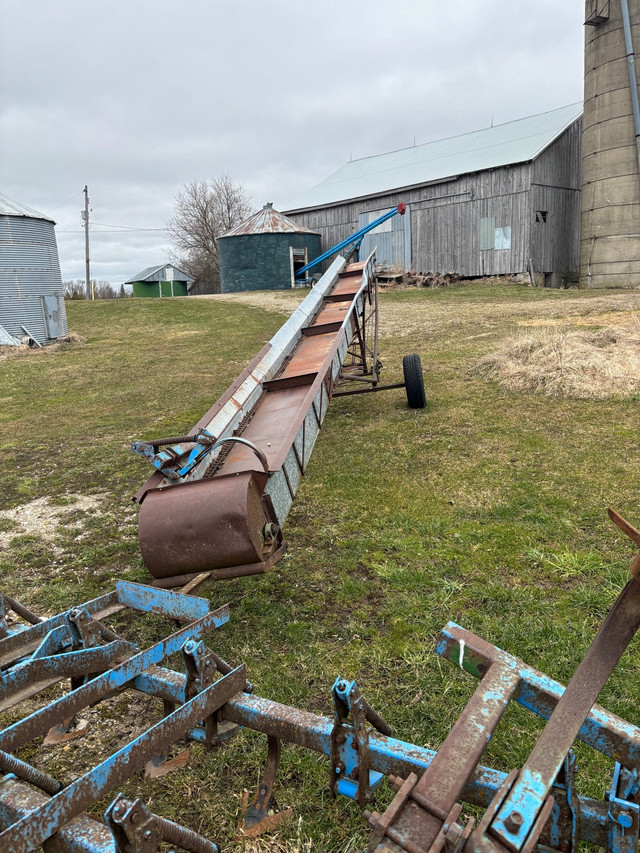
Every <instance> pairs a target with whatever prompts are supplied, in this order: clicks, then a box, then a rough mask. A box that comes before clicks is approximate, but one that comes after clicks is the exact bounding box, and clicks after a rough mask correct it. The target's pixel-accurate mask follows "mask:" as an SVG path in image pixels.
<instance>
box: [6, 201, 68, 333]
mask: <svg viewBox="0 0 640 853" xmlns="http://www.w3.org/2000/svg"><path fill="white" fill-rule="evenodd" d="M44 296H55V297H56V298H57V300H58V310H57V317H55V318H53V317H52V320H54V322H52V323H51V325H52V328H53V327H56V326H57V328H58V330H59V334H60V335H66V334H68V326H67V317H66V311H65V305H64V291H63V286H62V277H61V275H60V261H59V259H58V247H57V244H56V236H55V231H54V227H53V222H50V221H48V220H46V219H31V218H28V217H24V216H1V215H0V325H2V326H4V328H5V329H6V331H7V332H8V333H9V334H10V335H12V336H13V337H15V338H18V339H19V338H22V337H24V336H25V334H26V332H25V329H24V328H23V326H24V327H26V329H28V330H29V334H31V335H33V337H34V338H35V339H36V340H37V341H38V342H39V343H41V344H46V343H50V342H51V340H52V339H51V338H49V332H48V330H47V320H46V311H45V307H44V305H43V299H42V297H44Z"/></svg>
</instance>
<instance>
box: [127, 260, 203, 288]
mask: <svg viewBox="0 0 640 853" xmlns="http://www.w3.org/2000/svg"><path fill="white" fill-rule="evenodd" d="M166 269H172V270H173V281H186V282H190V281H194V279H193V278H192V277H191V276H190V275H187V274H186V272H182V270H179V269H178V268H177V267H174V266H173V264H160V265H159V266H157V267H147V268H146V270H142V272H139V273H138V275H134V276H133V277H132V278H128V279H127V280H126V281H125V284H133V283H134V282H135V281H168V279H166V278H162V276H161V275H160V272H161V271H164V270H166Z"/></svg>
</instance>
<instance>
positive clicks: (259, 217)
mask: <svg viewBox="0 0 640 853" xmlns="http://www.w3.org/2000/svg"><path fill="white" fill-rule="evenodd" d="M320 252H321V238H320V235H319V234H318V233H317V232H316V231H311V230H310V229H309V228H303V227H302V226H301V225H297V224H296V223H295V222H293V221H292V220H291V219H289V218H288V217H286V216H285V215H284V214H282V213H279V212H278V211H277V210H274V209H273V205H272V204H265V206H264V207H263V208H262V209H261V210H259V211H257V213H254V214H253V216H251V217H249V219H247V220H246V221H245V222H242V223H241V224H240V225H237V226H236V227H235V228H232V229H231V231H227V233H226V234H223V235H222V236H221V237H218V261H219V263H220V290H221V292H222V293H234V292H236V291H238V290H281V289H284V288H286V287H293V286H294V281H295V273H296V272H297V270H299V269H300V268H301V267H303V266H306V264H307V263H308V262H309V261H311V260H313V259H314V258H317V257H318V255H319V254H320Z"/></svg>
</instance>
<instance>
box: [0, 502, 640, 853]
mask: <svg viewBox="0 0 640 853" xmlns="http://www.w3.org/2000/svg"><path fill="white" fill-rule="evenodd" d="M614 516H615V518H614V521H615V522H616V523H617V524H618V525H619V526H620V527H621V528H622V529H623V530H624V531H625V532H626V533H628V534H629V535H630V536H631V538H632V539H634V541H636V542H638V544H640V533H638V531H636V530H635V529H634V528H632V527H631V526H630V525H628V523H627V522H624V520H623V519H620V517H619V516H616V515H615V514H612V517H614ZM639 570H640V560H639V559H638V558H636V561H634V564H633V566H632V573H633V575H634V576H633V578H632V580H630V581H629V583H628V584H627V586H626V587H625V589H624V590H623V591H622V593H621V594H620V596H619V598H618V600H617V601H616V603H615V605H614V607H613V608H612V610H611V612H610V613H609V615H608V616H607V618H606V620H605V621H604V623H603V625H602V627H601V629H600V631H599V632H598V635H597V636H596V638H595V639H594V641H593V643H592V645H591V647H590V649H589V650H588V652H587V654H586V655H585V657H584V659H583V661H582V662H581V664H580V665H579V667H578V669H577V670H576V673H575V675H574V677H573V678H572V680H571V682H570V683H569V685H568V686H567V688H566V689H565V688H563V687H562V685H560V684H558V683H557V682H556V681H554V680H553V679H550V678H548V677H547V676H546V675H544V674H542V673H540V672H537V671H536V670H535V669H532V668H531V667H529V666H527V665H526V664H524V663H523V662H522V661H520V660H518V659H517V658H515V657H513V656H512V655H510V654H508V653H506V652H504V651H502V650H501V649H499V648H497V647H496V646H493V645H491V644H489V643H487V642H485V641H484V640H482V639H481V638H479V637H477V636H475V635H473V634H471V633H470V632H468V631H466V630H465V629H464V628H461V627H460V626H458V625H456V624H455V623H453V622H450V623H449V624H448V625H447V626H446V627H445V628H444V629H443V631H442V633H441V636H440V638H439V640H438V643H437V647H436V652H437V653H438V654H439V655H441V656H442V657H444V658H446V659H447V660H449V661H451V662H452V663H453V664H455V665H457V666H459V667H461V668H462V669H464V670H466V671H467V672H468V673H470V674H472V675H473V676H475V677H477V678H479V679H480V684H479V685H478V687H477V689H476V691H475V693H474V694H473V696H472V697H471V699H470V701H469V702H468V704H467V706H466V708H465V709H464V711H463V712H462V714H461V716H460V717H459V719H458V721H457V722H456V723H455V725H454V726H453V728H452V729H451V732H450V733H449V735H448V736H447V738H446V739H445V741H444V743H443V744H442V746H441V747H440V749H439V750H438V751H433V750H429V749H425V748H424V747H421V746H419V745H415V744H411V743H406V742H404V741H401V740H398V739H396V738H394V737H392V736H391V730H390V729H389V727H388V726H387V724H386V723H385V721H384V720H383V719H382V717H381V716H380V715H379V714H378V713H377V712H376V711H374V710H373V708H371V706H370V705H369V704H368V703H367V701H366V700H365V699H364V697H363V696H362V695H361V693H360V691H359V689H358V685H357V684H356V683H355V682H354V681H349V680H347V679H344V678H338V679H336V682H335V683H334V685H333V689H332V698H333V704H334V715H333V718H332V719H331V718H327V717H321V716H317V715H315V714H310V713H307V712H305V711H301V710H299V709H296V708H292V707H289V706H286V705H281V704H278V703H276V702H272V701H270V700H268V699H264V698H261V697H259V696H256V695H253V687H252V686H251V685H250V684H249V682H247V680H246V673H245V668H244V666H239V667H232V666H230V665H229V664H227V663H226V662H225V661H224V660H222V659H221V658H220V657H219V656H218V655H217V654H215V652H213V651H212V650H210V649H209V648H208V647H207V645H206V644H205V641H204V637H205V635H206V634H207V633H209V632H210V631H212V630H213V629H214V628H217V627H220V626H221V625H222V624H223V623H224V622H226V621H227V619H228V615H229V614H228V608H227V607H221V608H218V609H217V610H214V611H211V610H210V608H209V604H208V602H207V601H206V600H204V599H201V598H195V597H191V596H188V595H183V594H180V593H175V592H169V591H166V590H162V589H156V588H152V587H146V586H141V585H138V584H131V583H125V582H119V583H118V584H117V586H116V590H115V592H113V593H110V594H108V595H105V596H102V597H101V598H98V599H95V600H93V601H90V602H87V603H85V604H84V605H81V606H80V607H75V608H73V609H72V610H69V611H67V612H66V613H62V614H60V615H58V616H55V617H53V618H52V619H48V620H46V621H44V622H40V623H38V624H35V625H29V626H21V627H18V626H16V625H13V626H12V627H9V625H8V623H7V621H6V619H5V622H4V632H3V633H4V636H3V637H2V638H0V663H1V664H2V667H3V673H2V676H1V681H0V703H1V704H0V708H1V709H7V708H9V707H11V706H12V705H15V704H17V703H18V702H20V701H22V700H24V699H26V698H30V699H32V700H33V697H34V696H35V695H36V694H37V693H38V692H39V691H41V690H43V689H44V688H46V687H49V686H50V685H52V684H53V683H55V682H59V681H60V680H63V679H67V678H70V679H71V686H72V689H71V691H70V692H67V693H66V694H65V695H63V696H62V697H61V698H58V699H55V700H53V701H51V702H49V703H48V704H44V705H43V706H42V707H41V708H39V710H37V711H35V712H34V713H32V714H30V715H29V716H27V717H25V718H23V719H21V720H19V721H18V722H15V723H13V724H11V725H9V726H8V727H7V728H5V729H4V730H3V731H2V732H0V772H1V773H4V774H5V775H4V776H0V851H3V853H5V851H6V853H28V851H31V850H36V849H38V848H39V847H40V846H41V845H43V844H45V845H48V846H45V849H46V850H51V851H55V853H67V851H68V853H156V851H158V850H160V849H165V848H163V847H162V844H163V842H165V843H166V842H168V843H170V844H171V845H173V849H183V850H186V851H191V853H216V851H219V850H221V849H222V848H220V847H219V846H218V845H217V844H216V843H214V842H213V841H210V840H207V839H205V838H203V837H201V836H199V835H196V834H195V833H193V832H191V831H190V830H188V829H186V828H184V827H181V826H179V825H177V824H175V823H172V822H171V821H168V820H165V819H164V818H162V817H160V816H158V815H154V814H152V813H151V812H150V811H149V810H148V809H147V807H146V806H145V805H144V803H143V802H142V800H135V801H133V802H131V801H129V800H126V799H125V798H124V797H123V796H122V795H118V796H117V797H116V799H115V800H114V801H113V802H112V803H111V805H110V806H109V808H108V809H107V811H106V813H105V815H104V823H101V822H98V821H96V820H94V819H93V818H89V817H88V816H87V815H85V814H84V811H85V809H87V808H88V807H89V806H91V805H93V804H94V803H96V802H97V801H98V800H100V799H101V798H102V797H104V796H105V795H106V794H108V793H109V792H114V793H115V792H117V790H118V787H119V786H120V785H121V783H122V782H123V781H124V780H126V779H128V778H130V777H131V776H132V775H133V774H135V773H136V772H137V771H138V770H140V769H142V768H143V767H144V766H145V765H147V766H148V767H150V768H157V767H158V766H159V765H161V764H162V761H163V759H164V758H165V757H166V753H167V750H168V748H169V746H170V745H171V744H172V743H175V742H176V741H178V740H180V739H181V738H183V737H185V736H187V735H188V736H189V737H191V738H192V739H194V740H197V741H199V742H201V743H204V744H206V745H207V746H209V747H214V746H216V747H217V746H220V745H221V744H222V742H223V741H225V740H227V739H228V738H230V737H231V736H232V735H233V734H234V733H235V732H236V731H237V729H238V727H239V726H244V727H247V728H250V729H253V730H255V731H258V732H262V733H264V734H265V735H267V737H268V744H269V755H268V759H267V767H266V770H265V774H264V777H263V779H262V781H261V783H260V785H259V786H258V789H257V791H256V794H255V796H254V797H253V799H252V801H251V802H246V803H245V814H244V818H243V820H242V822H241V825H240V828H239V834H240V835H241V836H242V835H245V836H249V835H255V834H258V833H259V832H260V831H264V830H265V829H268V828H270V827H272V826H273V825H274V824H275V823H276V822H277V821H278V818H279V816H278V815H273V814H269V807H270V804H271V803H272V792H273V787H274V782H275V777H276V773H277V769H278V762H279V757H280V750H281V744H282V743H283V742H288V743H293V744H297V745H299V746H301V747H304V748H307V749H311V750H314V751H316V752H319V753H323V754H324V755H326V756H327V757H328V759H329V763H330V772H329V778H328V784H329V788H330V790H331V792H332V794H333V795H336V794H343V795H346V796H348V797H350V798H352V799H353V800H355V801H356V802H357V803H358V804H359V805H360V807H361V808H363V809H364V808H365V806H366V804H367V803H369V802H370V801H371V800H372V798H373V797H374V794H375V791H376V789H378V787H379V785H380V783H381V781H382V780H383V779H384V777H385V776H386V777H388V778H389V781H390V782H391V784H392V786H393V787H394V788H395V789H396V791H397V793H396V796H395V798H394V799H393V800H392V802H391V803H390V804H389V805H388V807H387V809H386V811H384V813H382V814H379V813H378V812H369V811H365V812H364V816H365V818H366V819H367V820H368V822H369V824H370V825H371V828H372V835H371V839H370V842H369V845H368V847H367V850H368V851H370V853H374V851H377V853H383V851H387V853H391V851H394V853H399V851H403V850H404V851H407V853H426V851H429V853H440V851H447V853H506V851H511V853H521V852H522V853H530V851H533V850H536V849H538V850H540V851H561V853H572V851H577V849H578V844H579V842H587V843H590V844H592V845H595V846H599V847H601V848H604V849H605V850H607V851H609V853H631V851H635V850H637V849H638V838H639V825H640V814H639V811H640V806H639V804H638V799H639V797H638V794H639V788H640V729H639V728H638V727H637V726H635V725H632V724H631V723H628V722H625V721H624V720H622V719H620V718H619V717H617V716H615V715H614V714H611V713H609V712H607V711H605V710H604V709H603V708H600V707H599V706H598V705H595V704H594V703H595V700H596V698H597V696H598V694H599V692H600V690H601V689H602V686H603V685H604V683H605V682H606V680H607V678H608V677H609V675H610V674H611V672H612V670H613V668H614V667H615V665H616V663H617V661H618V660H619V658H620V656H621V655H622V653H623V652H624V650H625V648H626V647H627V645H628V643H629V642H630V640H631V638H632V637H633V635H634V634H635V632H636V630H637V628H638V627H639V626H640V581H639V580H638V579H637V573H638V571H639ZM13 604H15V602H13V603H12V600H9V607H10V608H12V609H15V607H13ZM125 609H127V610H128V611H130V612H132V613H136V612H139V613H148V612H153V613H157V614H160V615H163V616H166V617H169V618H171V619H174V620H178V621H179V622H180V623H183V622H184V623H187V624H185V625H184V627H181V628H180V629H179V630H177V631H176V632H175V633H174V634H172V635H171V636H169V637H166V638H165V639H163V640H162V641H161V642H159V643H156V644H155V645H153V646H151V647H150V648H149V649H147V650H146V651H140V650H139V649H138V648H137V647H136V646H135V645H134V644H132V643H128V642H126V641H125V640H123V639H121V638H120V637H118V635H117V634H114V632H113V631H111V630H110V629H109V628H107V627H106V626H105V625H104V624H103V622H102V620H103V619H105V618H106V617H107V616H109V615H111V614H113V613H116V612H118V611H122V610H125ZM27 612H28V611H27ZM176 652H180V653H181V655H182V659H183V663H184V672H177V671H175V670H172V669H168V668H166V666H165V665H164V664H165V663H166V658H167V657H168V656H170V655H172V654H174V653H176ZM124 689H133V690H137V691H140V692H142V693H146V694H150V695H153V696H156V697H160V698H161V699H162V700H163V707H164V716H163V718H162V719H161V720H159V721H157V722H155V723H151V724H150V725H149V727H148V728H147V729H146V730H145V731H144V732H143V733H142V734H140V735H139V736H138V737H136V738H135V739H134V740H132V741H131V743H129V744H127V745H125V746H122V747H121V748H120V749H118V751H116V752H115V753H114V754H113V755H111V756H109V757H108V758H107V759H105V760H104V761H102V762H101V763H100V764H98V765H97V766H95V767H93V768H92V769H90V770H89V771H88V772H86V773H85V774H84V775H82V776H81V777H80V778H78V779H76V780H75V781H73V782H71V783H70V784H69V785H66V786H63V785H61V783H60V782H59V781H58V780H56V779H54V778H52V777H51V776H49V775H48V774H47V773H45V772H43V771H42V770H39V769H38V768H36V767H35V766H32V765H31V764H29V763H27V762H25V761H22V760H20V759H18V758H16V757H15V755H14V754H13V753H15V752H17V751H18V750H20V749H21V748H22V747H23V746H25V745H26V744H28V743H29V742H30V741H32V740H33V739H34V738H37V737H39V736H42V735H44V734H46V733H47V732H49V735H48V736H49V738H52V739H53V741H54V742H55V739H56V737H64V730H65V729H69V727H70V726H72V725H73V717H74V715H75V714H77V713H78V712H80V711H81V710H83V709H85V708H87V707H89V706H92V705H95V704H96V703H98V702H99V701H101V700H103V699H105V698H108V697H110V696H113V695H114V693H117V692H119V691H122V690H124ZM512 700H514V701H516V702H518V703H520V704H521V705H523V706H524V707H525V708H528V709H530V710H531V711H533V712H534V713H535V714H537V715H538V716H540V717H542V718H544V719H546V720H547V721H548V722H547V724H546V726H545V728H544V729H543V731H542V734H541V735H540V738H539V740H538V742H537V744H536V746H535V747H534V749H533V750H532V752H531V754H530V756H529V758H528V760H527V762H526V763H525V766H524V767H523V768H521V769H520V770H514V771H513V772H512V773H509V774H507V773H503V772H501V771H498V770H493V769H490V768H488V767H485V766H483V765H482V764H481V763H480V761H481V759H482V754H483V751H484V749H485V748H486V746H487V743H488V742H489V740H490V738H491V736H492V734H493V732H494V731H495V729H496V728H497V726H498V723H499V721H500V719H501V717H502V715H503V714H504V711H505V710H506V708H507V706H508V704H509V702H510V701H512ZM69 734H71V733H69ZM576 738H579V739H580V740H582V741H583V742H584V743H586V744H588V745H589V746H591V747H593V748H594V749H596V750H598V751H600V752H601V753H604V754H605V755H607V756H609V757H610V758H611V760H612V781H611V785H610V789H609V791H608V794H607V796H606V798H605V799H604V800H603V801H600V800H596V799H591V798H588V797H584V796H581V795H579V794H578V793H577V790H576V761H575V758H574V756H573V753H572V752H571V746H572V744H573V742H574V740H575V739H576ZM168 764H169V765H170V762H168ZM463 802H465V803H469V804H472V805H474V806H478V807H481V808H482V809H483V810H484V813H483V816H482V817H481V818H480V820H479V821H477V822H476V819H475V818H474V817H467V818H466V819H462V818H461V814H462V803H463Z"/></svg>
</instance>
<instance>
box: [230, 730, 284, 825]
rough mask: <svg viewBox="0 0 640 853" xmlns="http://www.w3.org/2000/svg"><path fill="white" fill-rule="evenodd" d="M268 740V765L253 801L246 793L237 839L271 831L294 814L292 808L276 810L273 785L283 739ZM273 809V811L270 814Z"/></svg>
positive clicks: (270, 738)
mask: <svg viewBox="0 0 640 853" xmlns="http://www.w3.org/2000/svg"><path fill="white" fill-rule="evenodd" d="M267 741H268V745H269V746H268V749H269V752H268V755H267V766H266V767H265V771H264V775H263V777H262V780H261V782H260V784H259V785H258V788H257V790H256V792H255V794H254V795H253V799H252V800H251V803H249V792H248V791H245V793H244V796H243V798H242V807H241V812H240V818H239V820H238V826H237V830H236V835H235V839H236V841H241V840H242V839H243V838H255V837H256V836H257V835H262V834H263V833H265V832H270V831H271V830H272V829H276V828H277V827H278V826H280V824H281V823H283V821H285V820H288V818H290V817H291V815H292V814H293V811H292V809H283V810H282V811H281V812H278V811H276V810H275V809H276V808H277V805H276V801H275V797H274V795H273V785H274V782H275V779H276V774H277V772H278V765H279V764H280V751H281V741H280V738H277V737H269V738H267ZM271 809H273V813H272V814H269V811H270V810H271Z"/></svg>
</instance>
